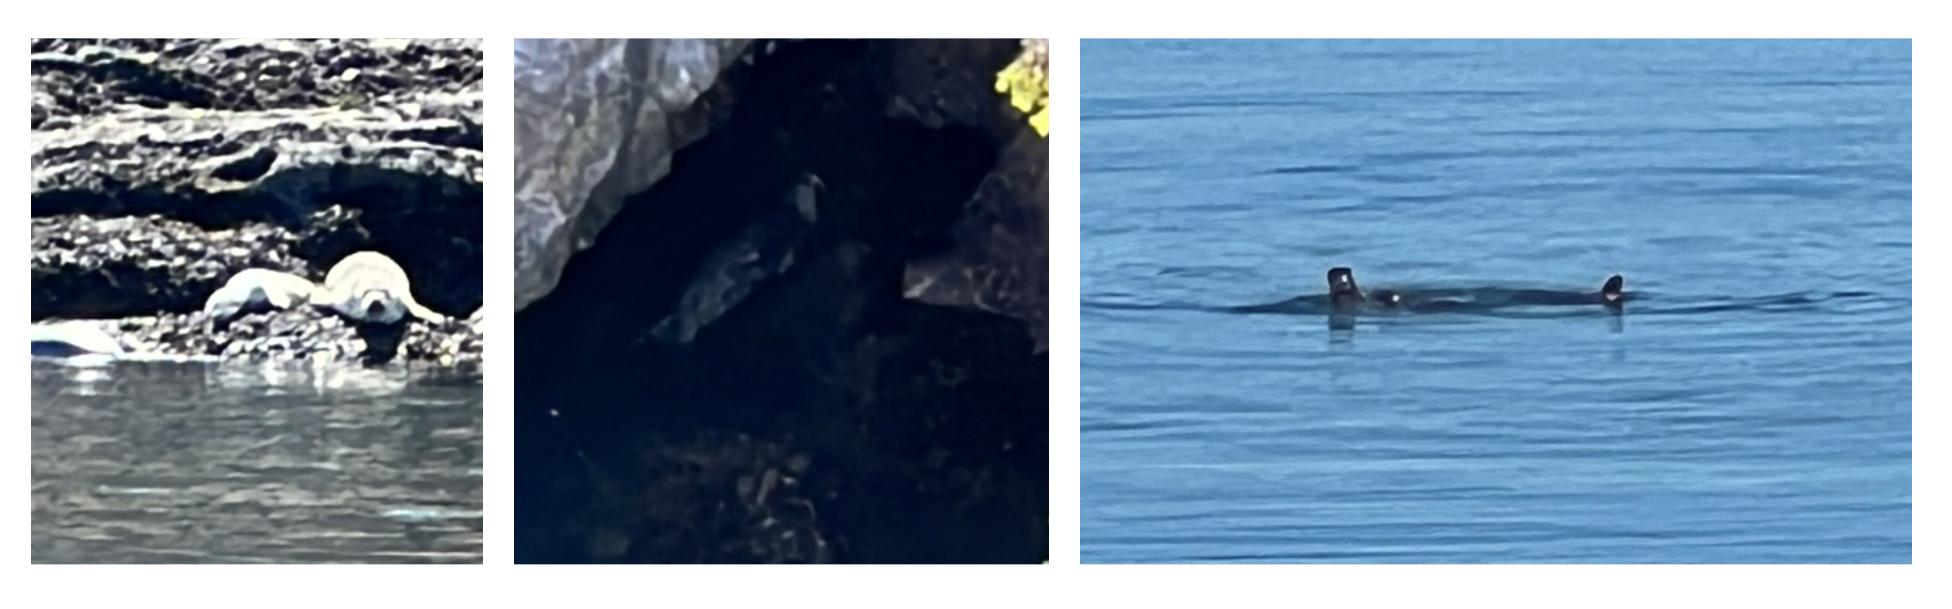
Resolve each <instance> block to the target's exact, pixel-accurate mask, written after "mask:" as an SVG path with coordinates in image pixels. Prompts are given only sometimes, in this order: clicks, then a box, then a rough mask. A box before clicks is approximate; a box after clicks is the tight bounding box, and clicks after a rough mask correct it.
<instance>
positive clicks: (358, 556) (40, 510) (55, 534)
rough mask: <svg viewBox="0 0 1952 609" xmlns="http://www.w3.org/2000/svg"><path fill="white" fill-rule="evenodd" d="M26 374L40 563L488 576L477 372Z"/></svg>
mask: <svg viewBox="0 0 1952 609" xmlns="http://www.w3.org/2000/svg"><path fill="white" fill-rule="evenodd" d="M33 367H34V372H33V387H34V397H33V443H34V446H33V476H34V491H33V498H34V507H33V557H34V562H37V563H47V562H53V563H73V562H82V563H102V562H112V563H127V562H222V563H249V562H360V563H370V562H444V563H451V562H460V563H479V562H481V505H482V504H481V406H482V400H481V377H480V374H479V372H478V371H475V370H472V369H460V370H442V369H417V368H408V367H407V366H406V365H404V364H395V365H392V366H389V367H385V368H375V369H362V368H357V367H346V366H343V365H337V364H318V365H308V364H250V363H185V362H135V361H121V362H80V361H73V360H70V361H63V360H46V359H39V358H37V359H36V360H35V361H34V365H33Z"/></svg>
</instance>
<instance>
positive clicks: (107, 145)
mask: <svg viewBox="0 0 1952 609" xmlns="http://www.w3.org/2000/svg"><path fill="white" fill-rule="evenodd" d="M33 53H34V55H33V59H32V61H31V66H32V81H33V87H32V89H33V96H34V97H33V122H32V128H33V132H32V150H33V159H32V162H33V181H34V185H33V215H34V252H33V256H34V258H33V267H34V290H33V292H34V296H33V303H34V317H35V319H42V318H46V317H55V316H59V317H86V318H125V317H146V318H153V319H155V320H157V321H156V323H158V324H163V325H169V326H173V327H174V329H175V330H176V332H174V333H172V334H171V335H172V336H182V337H184V338H181V339H177V340H176V341H174V342H165V343H163V344H161V345H160V347H161V348H162V349H163V350H164V351H166V352H171V353H181V354H206V353H203V352H198V351H196V350H195V349H194V348H193V347H191V346H190V345H191V343H192V342H196V341H193V340H191V339H190V338H188V337H191V336H194V335H195V334H196V333H197V332H204V331H206V330H202V329H199V326H201V325H203V324H202V323H201V322H202V321H203V320H201V319H198V318H197V316H196V315H195V312H196V311H198V309H199V307H200V306H201V304H202V301H203V299H205V298H206V297H208V296H209V295H210V293H211V292H212V291H214V290H216V289H217V288H218V287H219V286H221V285H222V282H223V281H224V280H225V279H226V278H228V277H229V276H231V275H234V274H235V273H237V272H239V271H242V270H244V269H246V268H264V269H270V270H276V271H283V272H289V273H293V274H296V275H300V276H303V277H306V278H308V279H311V280H314V281H317V280H320V279H322V271H323V270H324V269H326V268H329V266H330V265H331V264H332V262H334V261H336V260H338V259H340V258H342V257H344V256H345V255H347V254H350V253H352V252H354V251H358V250H363V249H379V250H385V251H388V252H389V253H392V254H394V256H395V258H396V259H397V260H398V261H399V262H400V264H401V266H403V267H404V268H406V269H407V271H408V272H409V273H410V274H411V275H412V276H413V279H414V288H415V291H416V293H417V295H419V296H420V297H421V300H422V303H423V304H426V305H428V306H430V307H433V308H435V309H438V310H443V311H452V312H457V313H459V314H460V315H461V316H465V315H466V314H467V313H469V312H472V311H474V310H476V309H478V308H479V307H480V305H481V264H482V258H481V245H480V244H481V213H482V206H481V164H482V154H481V133H482V129H481V121H480V117H481V108H482V106H481V103H482V102H481V92H480V91H481V82H480V81H481V70H480V61H481V50H480V43H479V41H472V40H413V41H404V40H403V41H383V40H351V41H290V40H244V41H224V40H50V39H37V40H35V41H33ZM320 319H323V316H321V317H320ZM468 327H469V326H468V325H467V324H453V325H449V326H446V329H445V330H442V332H464V333H465V332H470V331H472V330H469V329H467V328H468ZM217 338H219V339H221V338H225V337H221V336H219V337H217ZM478 339H479V337H478V336H476V337H475V340H474V341H473V342H476V343H478V342H479V340H478ZM408 340H409V341H410V342H411V341H412V340H413V339H412V338H411V333H410V335H409V338H408ZM232 342H235V341H232ZM462 342H467V341H465V340H464V341H462ZM423 346H425V347H427V348H428V350H429V352H431V350H433V349H437V348H438V345H437V344H427V345H423ZM343 347H344V346H340V345H324V344H301V345H299V346H298V349H299V350H300V351H311V352H314V353H317V354H328V355H329V354H332V353H339V352H343V351H347V350H348V349H346V348H343ZM353 350H355V351H356V349H353ZM246 351H247V352H249V353H265V354H268V353H272V352H273V351H274V350H272V349H269V348H266V349H256V348H251V349H246ZM280 352H282V351H280ZM444 355H446V356H448V357H449V358H450V359H452V358H458V359H467V358H468V357H469V356H467V354H464V353H448V354H444ZM473 357H478V355H476V356H473Z"/></svg>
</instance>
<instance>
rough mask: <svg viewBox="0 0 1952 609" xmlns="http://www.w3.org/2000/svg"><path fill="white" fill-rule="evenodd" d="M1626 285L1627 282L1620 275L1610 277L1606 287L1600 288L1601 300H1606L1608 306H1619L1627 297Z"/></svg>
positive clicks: (1607, 279)
mask: <svg viewBox="0 0 1952 609" xmlns="http://www.w3.org/2000/svg"><path fill="white" fill-rule="evenodd" d="M1626 285H1627V280H1626V279H1625V278H1623V277H1621V276H1619V275H1614V276H1612V277H1608V278H1606V285H1604V286H1600V298H1602V299H1604V300H1606V304H1617V303H1619V302H1620V300H1621V299H1623V298H1625V297H1626V295H1627V293H1626Z"/></svg>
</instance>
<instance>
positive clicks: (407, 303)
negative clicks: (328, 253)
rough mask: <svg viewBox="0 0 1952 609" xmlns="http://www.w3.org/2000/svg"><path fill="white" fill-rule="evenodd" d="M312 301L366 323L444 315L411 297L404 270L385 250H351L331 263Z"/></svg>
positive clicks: (437, 319)
mask: <svg viewBox="0 0 1952 609" xmlns="http://www.w3.org/2000/svg"><path fill="white" fill-rule="evenodd" d="M312 304H313V305H314V306H318V307H322V308H329V309H332V310H334V311H337V312H339V314H340V315H343V316H345V317H346V319H349V320H352V321H355V322H360V323H366V324H381V325H391V324H395V323H400V321H401V320H402V319H405V318H406V317H407V316H408V315H412V316H413V317H418V318H420V319H422V320H425V321H428V322H440V321H444V320H446V319H447V317H446V316H444V315H441V314H440V313H436V312H434V311H433V310H432V309H429V308H427V307H423V306H420V303H419V302H416V301H415V300H414V298H413V291H412V290H411V288H410V285H409V282H408V280H407V272H406V270H405V269H402V268H400V265H399V264H398V263H395V262H394V261H393V259H392V258H388V257H387V256H386V254H381V253H379V252H374V251H362V252H355V253H353V254H352V255H350V256H346V257H345V258H344V259H341V260H340V261H339V263H338V264H335V265H332V270H331V271H329V272H327V273H326V274H325V284H324V285H322V286H320V287H319V289H318V290H317V291H316V292H314V294H313V298H312Z"/></svg>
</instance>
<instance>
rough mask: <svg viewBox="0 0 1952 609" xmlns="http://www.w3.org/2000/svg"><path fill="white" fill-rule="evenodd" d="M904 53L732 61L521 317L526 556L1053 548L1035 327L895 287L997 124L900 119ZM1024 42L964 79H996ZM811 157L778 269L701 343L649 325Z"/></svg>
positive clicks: (705, 556)
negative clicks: (688, 129)
mask: <svg viewBox="0 0 1952 609" xmlns="http://www.w3.org/2000/svg"><path fill="white" fill-rule="evenodd" d="M906 44H908V43H905V42H902V41H874V42H852V41H806V42H797V43H781V44H780V47H779V50H778V52H777V53H774V54H771V55H768V56H765V57H762V58H760V59H758V60H757V61H756V62H754V63H753V64H751V65H744V64H742V65H739V66H736V67H735V68H733V69H732V70H730V71H728V73H727V74H725V75H724V77H723V78H721V79H720V81H719V83H718V84H717V85H716V86H715V87H714V89H713V90H712V91H710V92H708V93H707V94H706V98H705V100H704V101H702V102H701V103H714V104H720V105H722V106H723V107H724V108H725V115H724V116H725V118H724V120H723V122H722V123H721V124H719V125H718V126H717V127H715V128H714V129H713V131H712V132H711V134H710V135H709V136H707V137H706V138H704V139H703V140H701V141H699V142H697V143H696V144H693V145H692V146H690V147H687V148H684V149H682V150H680V151H679V152H678V154H677V155H676V156H675V157H674V158H673V159H672V169H671V173H670V175H669V176H668V177H666V178H665V179H664V180H663V181H661V182H659V183H658V184H657V185H656V186H655V187H653V188H652V189H651V190H650V191H648V192H645V193H642V194H640V195H637V196H636V197H634V198H632V199H631V200H630V201H629V202H628V204H627V205H626V206H625V207H624V209H623V211H622V212H620V213H619V214H618V215H617V216H616V217H615V218H614V219H612V220H611V222H610V223H609V224H608V225H607V226H606V227H605V228H604V230H603V232H602V233H601V234H600V235H599V236H598V238H597V242H596V244H595V245H594V246H593V247H591V248H590V249H588V250H586V251H584V252H582V253H580V254H578V255H577V256H576V257H574V258H572V259H571V261H570V263H569V265H568V266H567V267H566V268H565V269H564V271H563V275H562V280H561V282H560V283H559V284H558V287H557V289H556V290H555V291H554V292H553V293H552V294H550V295H549V296H548V297H546V298H544V299H542V300H540V301H537V302H536V303H535V304H534V305H532V306H530V307H529V308H528V309H526V310H525V311H524V312H522V313H521V314H519V315H517V317H516V334H517V336H516V338H515V343H516V344H517V345H518V347H517V349H518V350H517V361H516V371H517V379H516V392H517V408H518V429H519V430H520V431H519V432H518V435H517V441H518V446H517V452H518V455H517V464H518V471H517V473H516V480H517V485H518V488H517V514H516V517H517V521H518V524H517V527H518V540H517V550H518V560H521V561H542V562H584V561H621V560H631V561H646V562H807V561H825V560H838V561H843V562H1036V561H1039V560H1043V559H1044V558H1045V557H1046V556H1045V553H1046V552H1047V547H1048V546H1047V537H1046V527H1045V521H1046V518H1047V505H1048V497H1049V494H1048V488H1049V487H1048V482H1049V481H1048V450H1047V444H1048V418H1049V415H1048V402H1047V399H1048V396H1047V394H1048V387H1049V385H1048V377H1047V370H1048V359H1047V358H1046V357H1044V356H1042V355H1034V353H1035V351H1036V349H1035V346H1034V345H1033V344H1032V338H1031V337H1032V334H1031V333H1030V332H1029V331H1027V329H1026V327H1025V324H1024V323H1023V322H1022V321H1019V320H1017V319H1013V318H1008V317H1002V316H999V315H995V314H992V313H985V312H980V311H972V310H962V309H952V308H945V307H940V306H934V305H929V304H923V303H919V302H914V301H910V300H906V299H905V298H904V297H903V294H902V291H903V283H904V273H905V271H906V269H907V267H908V265H909V263H911V262H913V261H915V260H918V259H923V258H926V257H930V256H935V255H939V254H941V253H943V252H946V251H950V250H951V249H953V248H954V247H955V239H954V233H955V231H956V226H957V225H958V223H960V222H963V221H965V220H966V215H967V213H968V209H967V202H969V201H970V200H971V199H972V197H973V196H974V195H975V194H976V193H977V192H978V191H979V189H980V187H981V185H982V184H984V183H985V182H986V180H988V179H989V178H988V177H987V176H989V175H990V174H991V173H992V172H993V171H995V170H996V169H997V167H998V165H999V157H1000V156H1002V155H1001V150H1002V145H1003V143H1004V142H1006V141H1008V139H1009V138H1008V137H1007V136H1005V135H999V133H998V132H996V131H992V130H991V129H989V128H987V123H985V124H980V125H972V124H960V123H955V122H944V123H942V124H940V125H936V126H930V125H926V124H922V123H921V122H918V121H916V120H914V119H913V118H911V117H907V116H898V115H891V113H890V112H889V108H890V106H891V101H890V100H891V98H892V97H893V96H894V95H895V92H894V91H893V90H891V89H890V87H891V85H890V84H889V83H890V79H891V73H892V68H891V66H893V65H895V64H896V63H898V61H899V58H898V57H897V56H898V55H899V54H902V53H907V52H912V49H911V48H910V47H907V46H904V45H906ZM964 44H965V45H975V46H989V45H991V43H988V42H964ZM1015 44H1016V43H1015V41H999V42H997V43H995V44H994V46H995V48H997V49H999V50H998V51H997V53H995V54H996V56H997V59H996V61H995V64H994V65H986V66H971V65H960V66H959V67H956V68H954V69H955V70H959V72H958V73H962V72H968V71H971V70H989V71H990V72H994V70H995V69H997V68H999V67H1001V66H1002V65H1003V64H1005V63H1008V61H1009V59H1010V56H1011V54H1012V53H1013V52H1014V49H1015ZM958 57H962V56H961V55H958ZM945 69H950V68H945ZM985 84H987V83H985ZM902 93H903V94H906V95H916V94H917V92H916V91H903V92H902ZM977 95H979V96H980V97H979V99H977V100H975V101H972V102H971V104H976V105H980V104H995V105H1004V102H1003V100H1001V99H997V98H996V97H995V96H994V94H993V93H991V92H989V91H988V90H987V89H984V90H982V91H980V92H978V93H977ZM923 97H926V96H923ZM958 103H960V102H958ZM1006 107H1007V106H1006ZM999 116H1000V117H1002V118H1001V120H1003V121H1007V124H1008V125H1011V126H1012V127H1013V128H1017V129H1021V128H1022V127H1021V121H1020V120H1017V119H1016V118H1015V117H1010V116H1008V115H999ZM1006 133H1007V132H1006ZM809 172H810V173H813V174H815V175H818V176H819V177H820V179H821V180H822V181H823V182H824V183H825V185H826V189H825V192H824V193H823V194H822V196H821V197H820V199H819V221H818V223H817V225H816V226H815V228H814V229H813V233H812V235H811V236H810V237H809V238H808V240H807V241H806V242H805V244H804V245H803V246H802V247H801V248H800V250H799V255H798V256H797V257H796V263H795V264H794V265H793V267H792V269H791V270H790V271H789V272H788V273H787V274H786V275H785V276H783V277H779V278H775V279H773V280H771V281H770V282H768V283H766V284H765V285H762V286H761V287H760V288H759V289H758V290H756V291H755V292H754V293H753V294H752V295H751V296H750V297H748V298H747V299H746V300H745V301H743V302H742V303H741V304H740V305H738V306H737V307H734V308H733V309H732V310H731V311H730V312H729V313H727V314H726V315H725V316H724V317H722V318H720V319H718V320H717V321H716V322H715V323H713V324H712V325H710V326H707V327H706V328H705V329H704V331H703V332H701V333H700V334H699V335H698V338H697V340H696V341H695V342H694V343H692V344H689V345H668V344H665V343H662V342H659V341H656V340H640V339H641V338H643V337H644V336H645V335H646V334H647V333H648V332H649V330H650V328H651V327H652V326H653V325H655V324H656V323H657V322H658V321H659V320H660V319H662V318H663V317H664V316H666V315H668V314H670V313H671V311H672V308H673V306H674V304H675V303H676V301H677V299H678V297H679V295H680V294H681V293H682V292H683V291H684V289H685V288H686V286H687V285H688V284H689V283H690V282H691V281H692V278H693V275H694V273H695V271H696V268H697V264H698V262H699V259H700V257H701V256H703V255H704V253H705V252H706V251H707V250H708V249H710V248H711V247H712V246H713V245H714V244H716V243H719V242H721V241H723V240H724V239H726V238H729V237H731V236H732V235H734V234H736V233H737V232H738V231H739V230H740V229H741V227H743V226H746V225H749V224H751V223H753V222H754V221H755V220H757V219H758V218H760V217H762V216H763V215H765V214H767V213H771V212H773V211H775V210H777V209H778V208H779V206H780V204H781V203H782V201H784V199H785V197H786V196H787V193H789V192H790V191H791V189H792V187H793V185H794V183H795V180H797V179H798V177H799V176H800V175H802V174H803V173H809ZM674 464H677V465H674ZM683 464H690V465H683ZM795 466H799V467H795ZM674 467H675V468H677V469H676V470H674V469H673V468H674ZM768 472H773V474H772V475H773V476H774V477H775V479H776V480H781V482H779V483H778V484H776V485H775V486H773V487H771V488H772V491H771V492H769V493H765V494H764V495H763V497H762V496H760V495H758V494H755V493H754V492H752V491H751V488H753V487H754V485H757V486H758V487H761V488H763V487H765V485H764V484H763V482H764V481H765V480H766V479H767V477H768V475H769V474H768ZM788 478H790V479H791V484H788V483H786V482H784V480H786V479H788ZM704 506H735V507H737V508H738V509H735V510H734V512H736V513H733V514H730V515H729V516H728V515H727V514H722V513H719V512H718V511H716V510H718V509H720V508H712V510H709V513H708V511H707V510H706V508H705V507H704ZM803 512H805V514H803ZM754 514H764V515H772V518H771V521H770V522H772V523H773V524H772V525H771V526H773V527H778V526H788V527H791V532H792V533H793V534H792V535H788V536H785V537H786V538H790V540H791V541H790V542H789V541H782V535H784V534H785V533H786V532H787V531H784V530H780V529H777V528H768V527H764V526H758V525H757V524H755V523H766V522H769V521H768V518H766V517H763V516H762V517H757V518H752V517H751V516H752V515H754ZM728 517H729V518H730V520H726V518H728ZM727 522H730V523H734V524H731V525H726V524H724V523H727ZM710 523H718V524H710ZM780 523H792V524H780ZM816 537H817V538H818V539H819V540H820V541H821V544H818V545H819V546H820V548H822V551H824V552H826V553H822V551H815V550H814V549H811V548H810V547H809V546H807V545H805V544H806V540H808V539H812V538H816Z"/></svg>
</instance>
